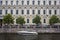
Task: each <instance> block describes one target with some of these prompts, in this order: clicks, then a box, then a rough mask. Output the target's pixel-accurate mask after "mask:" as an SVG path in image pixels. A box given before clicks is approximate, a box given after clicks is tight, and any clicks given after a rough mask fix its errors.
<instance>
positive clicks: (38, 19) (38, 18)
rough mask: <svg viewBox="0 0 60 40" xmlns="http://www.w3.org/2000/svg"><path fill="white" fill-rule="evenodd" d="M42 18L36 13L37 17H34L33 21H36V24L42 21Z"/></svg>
mask: <svg viewBox="0 0 60 40" xmlns="http://www.w3.org/2000/svg"><path fill="white" fill-rule="evenodd" d="M40 20H41V18H40V17H39V16H38V15H36V17H35V18H34V19H33V23H36V24H38V23H41V21H40Z"/></svg>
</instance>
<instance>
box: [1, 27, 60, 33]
mask: <svg viewBox="0 0 60 40" xmlns="http://www.w3.org/2000/svg"><path fill="white" fill-rule="evenodd" d="M23 30H32V31H33V30H35V31H36V32H38V31H42V30H43V31H44V30H47V31H48V30H49V31H50V32H51V31H55V32H57V31H58V32H60V26H56V27H52V26H48V27H42V26H41V27H40V26H39V27H38V26H29V27H28V26H7V27H6V26H0V33H1V32H16V31H23Z"/></svg>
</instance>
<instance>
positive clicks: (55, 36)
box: [0, 33, 60, 40]
mask: <svg viewBox="0 0 60 40" xmlns="http://www.w3.org/2000/svg"><path fill="white" fill-rule="evenodd" d="M0 40H60V33H39V34H38V35H22V34H17V33H0Z"/></svg>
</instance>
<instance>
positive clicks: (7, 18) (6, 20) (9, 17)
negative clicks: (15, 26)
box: [3, 14, 14, 24]
mask: <svg viewBox="0 0 60 40" xmlns="http://www.w3.org/2000/svg"><path fill="white" fill-rule="evenodd" d="M3 23H5V24H10V23H14V18H13V17H12V15H11V14H6V15H5V16H4V17H3Z"/></svg>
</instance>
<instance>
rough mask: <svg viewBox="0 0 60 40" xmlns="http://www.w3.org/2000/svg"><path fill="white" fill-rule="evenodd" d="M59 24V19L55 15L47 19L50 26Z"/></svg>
mask: <svg viewBox="0 0 60 40" xmlns="http://www.w3.org/2000/svg"><path fill="white" fill-rule="evenodd" d="M59 22H60V20H59V18H58V17H57V16H55V15H52V17H51V18H50V19H49V24H50V25H52V24H55V23H59Z"/></svg>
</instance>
